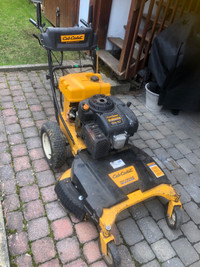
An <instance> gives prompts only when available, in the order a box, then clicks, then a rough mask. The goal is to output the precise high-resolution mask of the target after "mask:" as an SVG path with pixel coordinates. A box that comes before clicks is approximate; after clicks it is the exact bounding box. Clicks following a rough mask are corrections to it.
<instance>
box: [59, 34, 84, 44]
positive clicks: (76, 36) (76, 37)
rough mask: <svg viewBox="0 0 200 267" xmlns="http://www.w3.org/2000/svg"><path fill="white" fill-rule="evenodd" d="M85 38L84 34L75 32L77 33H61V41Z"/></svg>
mask: <svg viewBox="0 0 200 267" xmlns="http://www.w3.org/2000/svg"><path fill="white" fill-rule="evenodd" d="M84 40H85V34H77V35H61V42H62V43H68V42H81V41H84Z"/></svg>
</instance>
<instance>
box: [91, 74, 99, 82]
mask: <svg viewBox="0 0 200 267" xmlns="http://www.w3.org/2000/svg"><path fill="white" fill-rule="evenodd" d="M90 80H91V81H93V82H98V81H99V77H98V76H96V75H92V76H91V78H90Z"/></svg>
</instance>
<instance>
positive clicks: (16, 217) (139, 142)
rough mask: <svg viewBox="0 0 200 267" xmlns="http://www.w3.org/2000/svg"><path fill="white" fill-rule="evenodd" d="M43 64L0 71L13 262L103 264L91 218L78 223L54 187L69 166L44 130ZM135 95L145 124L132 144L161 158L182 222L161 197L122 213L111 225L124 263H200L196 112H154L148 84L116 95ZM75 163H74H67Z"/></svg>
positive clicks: (1, 168) (128, 266) (199, 127)
mask: <svg viewBox="0 0 200 267" xmlns="http://www.w3.org/2000/svg"><path fill="white" fill-rule="evenodd" d="M45 75H46V71H29V72H26V71H16V72H10V73H1V74H0V104H1V107H2V109H0V152H1V158H0V176H1V177H0V179H1V190H2V192H3V196H4V201H3V209H4V217H5V226H6V231H7V240H8V245H9V246H8V247H9V253H10V262H11V263H15V264H17V265H18V266H19V267H21V266H41V267H45V266H48V267H49V266H50V267H51V266H52V267H57V266H66V267H86V266H91V267H105V266H106V264H105V263H104V261H103V259H102V256H101V254H100V252H99V248H98V245H97V244H98V231H97V228H96V226H95V225H94V224H93V223H92V222H79V220H77V219H76V218H75V217H74V216H73V215H72V214H71V213H68V212H67V211H65V210H64V209H63V208H62V207H61V205H60V204H59V202H58V201H57V197H56V195H55V193H54V186H55V183H56V181H57V180H58V178H59V176H60V175H61V174H62V173H63V172H64V171H65V170H66V168H68V165H65V166H64V167H63V168H61V169H59V170H55V171H52V170H51V169H50V168H49V166H48V164H47V163H46V161H45V159H44V155H43V152H42V148H41V143H40V136H39V130H40V128H41V126H42V124H43V123H44V122H45V121H46V120H49V119H53V120H54V121H55V117H54V109H53V103H52V101H51V91H50V87H49V81H46V80H45ZM117 97H119V98H120V99H121V100H122V101H124V102H125V103H126V102H127V101H131V103H132V105H131V109H132V110H133V111H135V114H136V115H137V116H138V120H139V123H140V127H139V131H138V133H136V134H135V136H134V137H132V138H131V140H130V141H131V143H132V144H134V145H136V146H138V147H140V148H142V149H144V151H146V152H147V153H149V154H150V155H151V156H153V157H154V158H155V159H156V160H158V161H159V163H160V165H161V166H162V167H163V168H164V170H165V171H166V173H167V175H168V177H169V179H170V180H171V182H172V184H173V185H174V187H175V188H176V190H177V191H178V192H180V193H181V194H182V197H181V200H182V202H183V226H182V227H181V229H180V230H178V231H172V230H171V229H169V228H168V226H167V224H166V221H165V218H164V217H165V212H166V211H165V209H164V206H163V204H162V201H161V199H158V198H157V199H153V200H152V199H151V200H147V201H145V203H140V204H138V205H136V206H134V207H132V208H130V209H129V210H127V211H125V212H123V213H122V214H120V215H119V216H118V217H117V220H116V225H115V226H114V228H113V232H114V233H115V234H116V237H117V238H116V239H117V246H118V249H119V253H120V256H121V258H122V267H132V266H133V267H135V266H142V267H156V266H163V267H167V266H170V267H171V266H172V267H173V266H177V267H182V266H190V267H197V266H200V265H199V264H200V263H199V262H200V230H199V225H200V209H199V207H200V206H199V204H200V197H199V196H200V167H199V166H200V119H199V117H200V116H199V113H197V114H188V113H185V112H180V114H179V115H178V116H174V115H172V114H171V113H170V111H163V110H162V111H161V112H160V113H152V112H150V111H149V110H147V109H146V107H145V95H144V90H138V91H134V92H129V93H128V94H127V93H126V94H118V95H117ZM68 164H70V162H69V163H68Z"/></svg>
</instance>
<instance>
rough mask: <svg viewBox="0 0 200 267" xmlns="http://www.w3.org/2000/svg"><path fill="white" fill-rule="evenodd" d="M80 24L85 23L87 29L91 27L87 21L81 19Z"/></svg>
mask: <svg viewBox="0 0 200 267" xmlns="http://www.w3.org/2000/svg"><path fill="white" fill-rule="evenodd" d="M80 22H81V23H83V25H84V26H85V27H88V26H89V24H88V23H87V21H85V20H84V19H80Z"/></svg>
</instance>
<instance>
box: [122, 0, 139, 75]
mask: <svg viewBox="0 0 200 267" xmlns="http://www.w3.org/2000/svg"><path fill="white" fill-rule="evenodd" d="M140 3H141V1H140V0H132V2H131V7H130V11H129V17H128V22H127V26H126V33H125V38H124V43H123V48H122V51H121V56H120V61H119V69H118V70H119V72H123V71H124V70H125V68H126V64H127V60H128V56H129V50H130V48H131V43H132V40H133V35H134V31H135V27H136V23H137V18H138V13H139V8H140Z"/></svg>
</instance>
